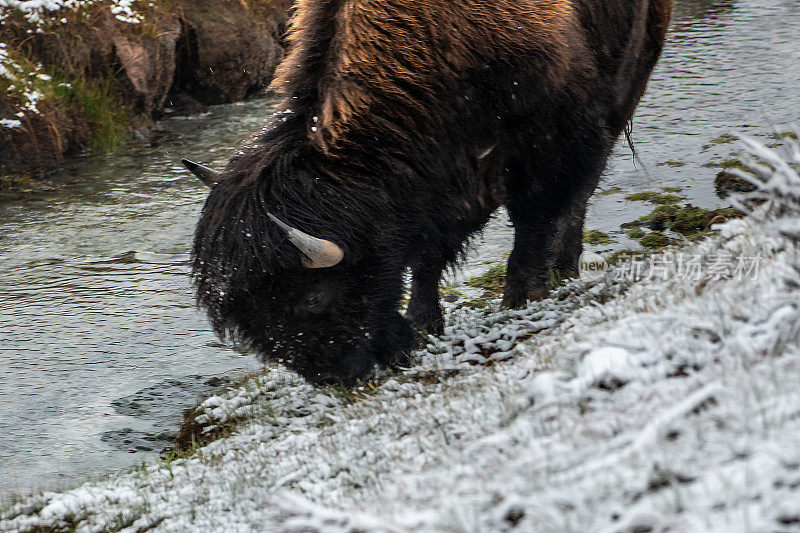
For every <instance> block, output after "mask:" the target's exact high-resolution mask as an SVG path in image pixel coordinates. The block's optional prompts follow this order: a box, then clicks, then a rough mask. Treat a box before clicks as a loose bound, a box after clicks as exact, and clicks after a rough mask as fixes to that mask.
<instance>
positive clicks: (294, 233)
mask: <svg viewBox="0 0 800 533" xmlns="http://www.w3.org/2000/svg"><path fill="white" fill-rule="evenodd" d="M267 215H268V216H269V218H271V219H272V221H273V222H275V224H277V225H278V227H279V228H281V229H282V230H283V231H284V233H286V236H287V237H289V240H290V241H291V242H292V244H294V245H295V246H296V247H297V249H298V250H300V251H301V252H303V255H304V256H305V257H303V266H305V267H306V268H330V267H332V266H336V265H338V264H339V263H341V262H342V259H344V251H343V250H342V249H341V248H340V247H339V246H337V245H336V244H334V243H332V242H331V241H326V240H325V239H318V238H317V237H312V236H311V235H309V234H308V233H303V232H302V231H300V230H299V229H297V228H293V227H292V226H290V225H288V224H285V223H283V222H282V221H281V220H280V219H278V218H277V217H275V216H273V215H272V214H271V213H267Z"/></svg>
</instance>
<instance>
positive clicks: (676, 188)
mask: <svg viewBox="0 0 800 533" xmlns="http://www.w3.org/2000/svg"><path fill="white" fill-rule="evenodd" d="M661 190H662V191H664V192H674V193H677V192H682V191H683V187H662V188H661Z"/></svg>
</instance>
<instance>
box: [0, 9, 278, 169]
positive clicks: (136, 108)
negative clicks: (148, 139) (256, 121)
mask: <svg viewBox="0 0 800 533" xmlns="http://www.w3.org/2000/svg"><path fill="white" fill-rule="evenodd" d="M12 5H14V6H16V5H17V4H15V3H12ZM289 6H290V0H250V1H246V0H207V1H204V2H198V1H196V0H164V1H159V2H146V1H135V2H133V3H129V2H118V0H77V1H72V0H70V1H62V0H54V1H53V2H51V3H49V4H48V5H47V6H39V5H38V4H31V5H20V6H18V8H17V7H10V6H9V4H2V3H0V175H5V176H10V175H29V176H31V177H33V178H39V177H42V176H44V175H46V174H47V173H49V172H51V171H53V170H55V169H57V168H58V167H59V166H60V165H61V163H62V162H63V160H64V157H67V156H70V155H74V154H77V153H82V152H91V153H108V152H113V151H117V150H119V149H120V148H123V147H125V145H126V144H127V142H128V140H129V139H130V138H131V137H132V136H133V135H134V134H135V135H136V136H137V137H142V136H143V135H144V134H146V133H147V131H148V130H149V128H150V126H151V125H152V123H153V119H154V118H158V116H160V115H161V114H162V113H163V112H164V111H165V109H166V108H167V107H170V106H172V108H173V109H172V110H174V111H176V112H184V111H197V110H201V109H202V107H203V105H209V104H216V103H227V102H232V101H235V100H240V99H242V98H244V97H246V96H248V95H250V94H253V93H254V92H257V91H258V90H261V89H263V88H264V87H266V86H267V84H268V83H269V81H270V80H271V78H272V74H273V72H274V69H275V67H276V66H277V63H278V62H279V60H280V59H281V57H282V55H283V40H282V35H283V31H284V24H285V22H286V19H287V16H288V9H289ZM176 102H177V103H178V104H177V105H175V103H176ZM8 182H9V180H6V183H8Z"/></svg>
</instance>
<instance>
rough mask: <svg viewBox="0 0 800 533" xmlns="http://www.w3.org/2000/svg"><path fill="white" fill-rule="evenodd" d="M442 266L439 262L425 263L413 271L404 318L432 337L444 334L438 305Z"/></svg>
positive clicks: (442, 320) (442, 319) (442, 318)
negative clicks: (409, 297)
mask: <svg viewBox="0 0 800 533" xmlns="http://www.w3.org/2000/svg"><path fill="white" fill-rule="evenodd" d="M443 269H444V265H443V264H442V263H441V261H432V262H425V263H422V264H420V265H419V266H417V267H415V268H414V269H413V275H412V279H411V301H409V303H408V311H406V318H407V319H408V321H409V322H411V324H412V325H413V326H414V327H415V328H417V329H418V330H422V331H427V332H428V333H433V334H434V335H441V334H442V333H444V317H443V316H442V308H441V306H440V305H439V280H440V278H441V277H442V270H443Z"/></svg>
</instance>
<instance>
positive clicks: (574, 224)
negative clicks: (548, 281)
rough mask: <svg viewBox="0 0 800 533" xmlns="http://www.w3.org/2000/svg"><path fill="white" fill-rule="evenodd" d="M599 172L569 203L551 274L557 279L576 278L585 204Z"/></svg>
mask: <svg viewBox="0 0 800 533" xmlns="http://www.w3.org/2000/svg"><path fill="white" fill-rule="evenodd" d="M599 176H600V174H599V173H598V174H597V176H596V178H595V179H593V180H592V179H590V180H588V181H587V183H586V184H585V185H586V187H585V189H584V190H582V191H581V193H580V194H577V195H576V197H575V199H574V201H573V202H572V204H571V205H570V208H569V210H568V212H567V214H566V215H565V216H566V219H565V221H564V225H565V229H564V233H563V234H562V236H561V242H560V243H559V244H558V248H557V256H556V261H555V265H554V267H553V274H554V275H555V276H556V277H558V278H559V279H568V278H577V277H578V275H579V267H580V265H579V263H580V258H581V254H582V253H583V222H584V220H585V219H586V204H587V203H588V202H589V197H590V196H591V195H592V193H593V192H594V189H595V187H596V186H597V182H598V180H599Z"/></svg>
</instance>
